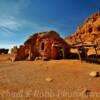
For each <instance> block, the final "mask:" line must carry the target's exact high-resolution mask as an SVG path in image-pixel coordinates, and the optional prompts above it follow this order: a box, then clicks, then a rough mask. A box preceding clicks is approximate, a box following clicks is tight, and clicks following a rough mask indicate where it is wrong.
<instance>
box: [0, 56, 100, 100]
mask: <svg viewBox="0 0 100 100" xmlns="http://www.w3.org/2000/svg"><path fill="white" fill-rule="evenodd" d="M91 71H100V65H97V64H89V63H86V62H82V63H81V62H80V61H78V60H51V61H19V62H11V61H9V55H1V56H0V100H100V77H95V78H94V77H90V76H89V73H90V72H91ZM47 80H49V81H47Z"/></svg>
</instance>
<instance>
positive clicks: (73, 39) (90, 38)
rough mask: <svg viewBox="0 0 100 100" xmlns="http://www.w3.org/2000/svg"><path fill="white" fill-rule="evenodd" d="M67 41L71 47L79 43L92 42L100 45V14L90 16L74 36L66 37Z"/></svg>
mask: <svg viewBox="0 0 100 100" xmlns="http://www.w3.org/2000/svg"><path fill="white" fill-rule="evenodd" d="M65 41H67V42H69V44H71V45H73V44H75V43H78V42H92V43H98V44H99V45H100V13H99V12H98V13H95V14H93V15H92V16H90V17H89V18H88V19H87V20H86V21H85V22H84V23H83V25H82V26H79V27H78V28H77V30H76V32H75V33H74V34H72V35H70V36H68V37H66V38H65Z"/></svg>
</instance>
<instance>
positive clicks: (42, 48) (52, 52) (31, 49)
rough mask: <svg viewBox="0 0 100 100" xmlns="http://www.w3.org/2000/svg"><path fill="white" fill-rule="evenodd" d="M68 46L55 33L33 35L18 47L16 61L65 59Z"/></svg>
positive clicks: (67, 53)
mask: <svg viewBox="0 0 100 100" xmlns="http://www.w3.org/2000/svg"><path fill="white" fill-rule="evenodd" d="M12 53H13V52H12ZM69 53H70V46H69V45H68V44H67V43H66V42H65V41H64V40H63V39H62V38H61V37H60V36H59V35H58V33H57V32H55V31H49V32H41V33H36V34H33V35H32V36H30V37H29V39H28V40H27V41H25V43H24V45H22V46H20V47H19V48H18V49H17V51H16V53H15V58H16V60H26V59H27V60H33V59H35V58H36V57H41V58H45V59H62V58H67V56H68V55H69Z"/></svg>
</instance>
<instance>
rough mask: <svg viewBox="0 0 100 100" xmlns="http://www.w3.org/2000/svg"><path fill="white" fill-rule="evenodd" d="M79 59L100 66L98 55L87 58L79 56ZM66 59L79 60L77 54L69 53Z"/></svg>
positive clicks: (99, 56)
mask: <svg viewBox="0 0 100 100" xmlns="http://www.w3.org/2000/svg"><path fill="white" fill-rule="evenodd" d="M81 58H82V60H83V61H86V62H88V63H94V64H100V55H95V54H92V55H89V56H85V55H84V56H83V55H81ZM68 59H79V55H78V54H77V53H71V54H70V56H69V57H68Z"/></svg>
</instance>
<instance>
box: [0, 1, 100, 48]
mask: <svg viewBox="0 0 100 100" xmlns="http://www.w3.org/2000/svg"><path fill="white" fill-rule="evenodd" d="M97 11H100V0H0V48H1V47H2V48H3V47H5V48H8V47H12V46H13V45H20V44H23V43H24V41H25V40H26V39H27V38H28V37H29V36H30V35H31V34H33V33H36V32H41V31H48V30H55V31H57V32H58V33H60V35H61V36H62V37H66V36H68V35H69V34H72V33H73V32H75V30H76V28H77V26H79V25H81V24H82V22H83V21H84V20H85V19H86V18H87V17H88V16H90V15H91V14H92V13H94V12H97Z"/></svg>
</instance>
